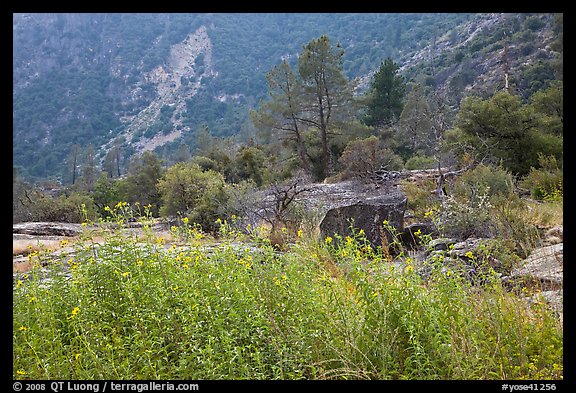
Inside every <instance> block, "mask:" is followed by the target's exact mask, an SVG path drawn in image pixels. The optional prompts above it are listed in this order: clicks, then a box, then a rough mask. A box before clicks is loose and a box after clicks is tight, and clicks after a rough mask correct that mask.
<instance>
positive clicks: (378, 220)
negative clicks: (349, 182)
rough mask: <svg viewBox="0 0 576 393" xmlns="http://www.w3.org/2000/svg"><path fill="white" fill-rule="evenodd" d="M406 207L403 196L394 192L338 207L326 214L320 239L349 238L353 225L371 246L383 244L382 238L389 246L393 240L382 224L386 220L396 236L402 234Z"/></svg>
mask: <svg viewBox="0 0 576 393" xmlns="http://www.w3.org/2000/svg"><path fill="white" fill-rule="evenodd" d="M406 204H407V198H406V195H404V193H402V192H401V191H399V190H397V189H393V190H389V193H386V194H383V195H379V196H371V197H366V198H358V199H357V200H356V201H355V202H351V201H349V202H348V203H343V204H340V205H338V206H336V207H333V208H331V209H329V210H328V211H327V213H326V215H325V216H324V218H323V219H322V221H321V223H320V233H321V234H322V236H323V237H327V236H334V234H335V233H336V234H339V235H340V236H343V237H344V236H348V235H352V233H353V231H352V228H351V226H353V228H354V229H355V230H356V231H359V230H360V229H362V230H364V233H365V236H366V239H367V240H368V241H370V242H371V243H372V244H373V245H374V246H381V245H382V239H383V236H386V237H387V241H388V243H390V242H391V241H393V240H394V239H393V236H392V234H390V233H389V232H388V231H387V230H385V229H384V226H383V222H384V220H387V221H388V222H389V224H390V225H392V226H393V227H394V228H395V230H396V232H397V233H400V232H402V230H403V228H404V212H405V211H406Z"/></svg>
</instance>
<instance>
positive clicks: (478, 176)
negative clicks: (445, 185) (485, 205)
mask: <svg viewBox="0 0 576 393" xmlns="http://www.w3.org/2000/svg"><path fill="white" fill-rule="evenodd" d="M514 190H515V187H514V176H512V174H511V173H510V172H509V171H507V170H506V169H504V168H501V167H494V166H491V165H483V164H480V165H478V166H477V167H475V168H474V169H472V170H469V171H467V172H465V173H463V174H462V175H461V176H459V177H458V178H457V180H456V181H455V184H454V194H455V195H458V196H459V197H465V198H472V197H474V196H475V195H482V194H486V195H488V196H489V197H492V196H495V195H508V194H510V193H512V192H514Z"/></svg>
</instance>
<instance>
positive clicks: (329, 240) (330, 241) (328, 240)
mask: <svg viewBox="0 0 576 393" xmlns="http://www.w3.org/2000/svg"><path fill="white" fill-rule="evenodd" d="M324 242H325V243H326V244H330V243H332V238H331V237H330V236H328V237H326V239H324Z"/></svg>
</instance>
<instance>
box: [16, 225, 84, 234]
mask: <svg viewBox="0 0 576 393" xmlns="http://www.w3.org/2000/svg"><path fill="white" fill-rule="evenodd" d="M82 231H83V229H82V225H81V224H71V223H67V222H22V223H18V224H14V225H13V227H12V233H15V234H23V235H33V236H78V235H80V234H82Z"/></svg>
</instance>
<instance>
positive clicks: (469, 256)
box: [464, 251, 474, 259]
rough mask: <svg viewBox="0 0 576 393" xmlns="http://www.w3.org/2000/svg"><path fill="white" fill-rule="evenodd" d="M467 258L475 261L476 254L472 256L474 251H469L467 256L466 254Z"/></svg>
mask: <svg viewBox="0 0 576 393" xmlns="http://www.w3.org/2000/svg"><path fill="white" fill-rule="evenodd" d="M464 255H465V256H466V257H468V258H470V259H473V258H474V254H472V251H468V252H467V253H466V254H464Z"/></svg>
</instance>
